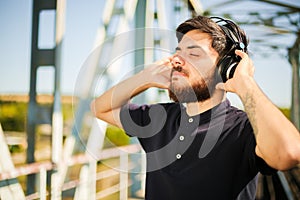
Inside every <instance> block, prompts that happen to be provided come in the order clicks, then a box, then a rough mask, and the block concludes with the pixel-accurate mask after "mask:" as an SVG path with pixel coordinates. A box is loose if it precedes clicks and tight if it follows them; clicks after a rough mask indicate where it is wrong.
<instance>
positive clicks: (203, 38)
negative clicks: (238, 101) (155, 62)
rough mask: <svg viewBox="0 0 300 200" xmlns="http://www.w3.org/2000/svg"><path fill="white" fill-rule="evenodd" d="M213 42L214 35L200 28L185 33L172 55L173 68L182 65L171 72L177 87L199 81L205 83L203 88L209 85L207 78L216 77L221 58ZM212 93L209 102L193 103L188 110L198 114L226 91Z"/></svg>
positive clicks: (219, 100) (217, 101) (172, 79)
mask: <svg viewBox="0 0 300 200" xmlns="http://www.w3.org/2000/svg"><path fill="white" fill-rule="evenodd" d="M211 42H212V41H211V37H210V36H209V35H208V34H207V33H202V32H200V31H199V30H193V31H189V32H188V33H186V34H185V35H184V36H183V38H182V40H181V41H180V42H179V44H178V46H177V48H176V53H175V54H174V55H173V56H172V57H170V61H171V64H172V67H173V68H175V69H176V68H179V71H174V70H173V71H172V75H171V84H172V85H173V87H174V89H178V90H179V89H181V88H182V89H183V88H186V87H191V86H192V85H193V84H196V83H198V84H202V85H203V87H207V86H209V82H208V81H212V79H213V78H214V77H213V75H214V71H215V70H216V61H217V58H218V53H217V52H216V51H215V50H214V49H213V48H212V47H211ZM212 87H215V86H214V85H213V86H212ZM210 95H211V97H212V98H210V99H208V100H206V101H203V102H195V103H190V104H189V105H188V106H187V112H188V113H189V114H191V115H195V114H198V113H200V112H203V111H205V110H208V109H210V108H211V106H214V105H217V104H219V103H220V102H221V101H222V100H223V99H224V91H223V90H216V91H214V92H213V93H212V94H210ZM195 108H196V109H195Z"/></svg>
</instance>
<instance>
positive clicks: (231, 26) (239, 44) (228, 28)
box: [210, 16, 245, 51]
mask: <svg viewBox="0 0 300 200" xmlns="http://www.w3.org/2000/svg"><path fill="white" fill-rule="evenodd" d="M210 19H212V20H213V21H214V22H215V23H216V24H218V25H219V26H220V28H221V29H222V30H223V32H224V33H225V35H226V37H227V38H228V39H229V40H230V41H231V42H232V43H233V45H234V46H235V48H238V49H240V50H242V51H245V44H244V43H243V40H242V37H241V35H240V33H239V31H238V27H237V25H236V24H235V23H234V22H233V21H232V20H229V19H224V18H222V17H215V16H213V17H210Z"/></svg>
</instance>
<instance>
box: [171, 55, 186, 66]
mask: <svg viewBox="0 0 300 200" xmlns="http://www.w3.org/2000/svg"><path fill="white" fill-rule="evenodd" d="M172 64H173V65H174V67H182V66H183V65H184V64H185V62H184V59H183V58H182V57H181V56H180V55H178V54H175V55H174V56H173V58H172Z"/></svg>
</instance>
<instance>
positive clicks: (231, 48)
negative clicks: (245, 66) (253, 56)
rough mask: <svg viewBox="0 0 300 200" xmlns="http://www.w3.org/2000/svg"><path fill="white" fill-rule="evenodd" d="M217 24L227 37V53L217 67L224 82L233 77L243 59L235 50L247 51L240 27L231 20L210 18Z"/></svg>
mask: <svg viewBox="0 0 300 200" xmlns="http://www.w3.org/2000/svg"><path fill="white" fill-rule="evenodd" d="M210 19H212V20H213V21H214V22H216V23H217V24H218V25H219V26H220V28H221V29H222V30H223V32H224V33H225V35H226V40H227V41H226V48H227V53H226V54H225V55H223V56H222V58H220V60H219V62H218V64H217V66H218V67H219V73H220V75H221V77H222V80H223V82H226V81H227V80H228V79H230V78H232V77H233V74H234V71H235V69H236V67H237V65H238V64H239V62H240V60H241V58H240V57H239V56H237V55H236V54H235V50H236V49H238V50H242V51H244V52H246V51H247V49H246V46H245V44H244V42H243V38H242V36H241V34H240V32H239V30H240V29H239V28H238V26H237V25H236V24H235V23H234V22H233V21H231V20H228V19H224V18H221V17H210Z"/></svg>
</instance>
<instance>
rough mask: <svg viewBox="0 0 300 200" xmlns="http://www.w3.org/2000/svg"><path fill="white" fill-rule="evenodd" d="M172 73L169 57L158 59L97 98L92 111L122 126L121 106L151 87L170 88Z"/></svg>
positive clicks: (103, 118)
mask: <svg viewBox="0 0 300 200" xmlns="http://www.w3.org/2000/svg"><path fill="white" fill-rule="evenodd" d="M170 74H171V67H170V62H169V59H165V60H162V61H158V62H156V63H154V64H152V65H150V66H149V67H147V68H146V69H144V70H143V71H141V72H139V73H138V74H135V75H133V76H132V77H130V78H128V79H126V80H124V81H122V82H120V83H118V84H117V85H115V86H114V87H112V88H110V89H109V90H108V91H106V92H104V93H103V94H102V95H101V96H99V97H97V98H95V99H94V100H93V101H92V102H91V105H90V108H91V111H92V112H93V113H94V115H95V117H97V118H99V119H101V120H103V121H106V122H107V123H109V124H112V125H115V126H117V127H120V128H122V124H121V122H120V117H119V114H120V109H121V107H122V106H123V105H125V104H126V103H127V102H128V101H129V100H130V99H131V98H132V97H134V96H136V95H138V94H139V93H141V92H143V91H145V90H147V89H148V88H150V87H158V88H168V87H169V82H170Z"/></svg>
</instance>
